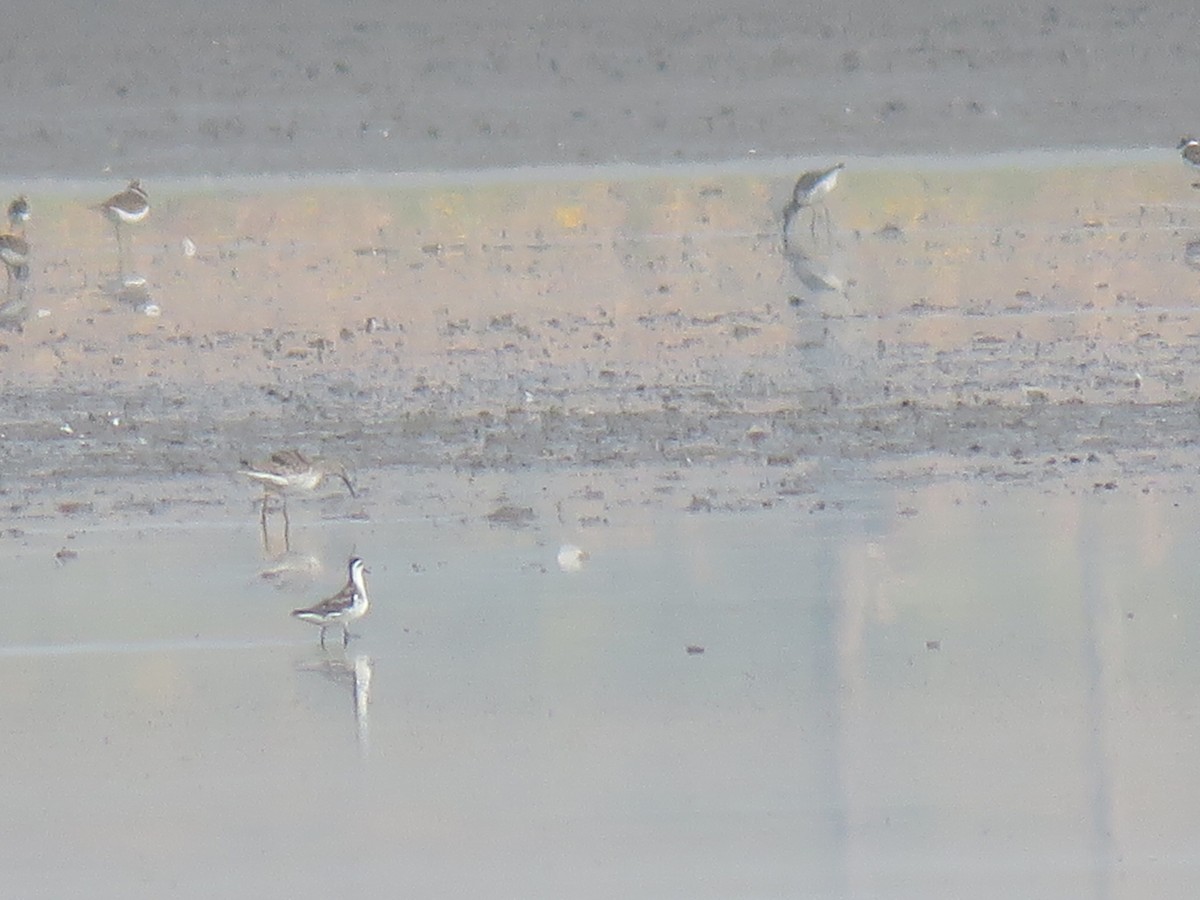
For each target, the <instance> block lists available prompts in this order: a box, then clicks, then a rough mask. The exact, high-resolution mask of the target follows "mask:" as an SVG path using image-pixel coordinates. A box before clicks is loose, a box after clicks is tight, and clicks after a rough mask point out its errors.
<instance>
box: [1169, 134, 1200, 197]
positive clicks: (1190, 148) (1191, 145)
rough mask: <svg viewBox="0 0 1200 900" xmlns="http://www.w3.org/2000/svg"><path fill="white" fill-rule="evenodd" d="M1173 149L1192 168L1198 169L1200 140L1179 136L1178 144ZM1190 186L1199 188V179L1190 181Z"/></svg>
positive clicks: (1199, 166)
mask: <svg viewBox="0 0 1200 900" xmlns="http://www.w3.org/2000/svg"><path fill="white" fill-rule="evenodd" d="M1175 149H1176V150H1178V151H1179V154H1180V156H1182V157H1183V161H1184V162H1185V163H1187V164H1188V165H1189V166H1191V167H1192V168H1193V169H1200V141H1198V140H1196V139H1195V138H1194V137H1184V138H1180V139H1179V146H1178V147H1176V148H1175ZM1192 187H1194V188H1200V181H1197V182H1192Z"/></svg>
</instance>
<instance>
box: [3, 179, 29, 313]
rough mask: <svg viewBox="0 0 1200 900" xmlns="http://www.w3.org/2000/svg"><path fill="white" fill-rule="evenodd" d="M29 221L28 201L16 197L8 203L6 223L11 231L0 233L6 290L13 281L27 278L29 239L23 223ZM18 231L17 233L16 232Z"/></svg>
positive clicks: (10, 286)
mask: <svg viewBox="0 0 1200 900" xmlns="http://www.w3.org/2000/svg"><path fill="white" fill-rule="evenodd" d="M27 221H29V201H27V200H26V199H25V197H24V196H21V197H18V198H17V199H16V200H14V201H13V202H12V203H10V204H9V205H8V223H9V225H10V226H11V227H12V231H11V232H9V233H7V234H0V262H3V263H4V268H5V271H7V273H8V291H9V293H11V292H12V286H13V282H14V281H25V280H27V279H28V278H29V241H27V240H25V223H26V222H27ZM18 232H19V233H18Z"/></svg>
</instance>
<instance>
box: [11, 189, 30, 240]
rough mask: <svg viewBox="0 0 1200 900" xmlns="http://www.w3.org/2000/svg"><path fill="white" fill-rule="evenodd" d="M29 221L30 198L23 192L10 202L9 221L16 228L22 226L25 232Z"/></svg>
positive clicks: (22, 230) (22, 231)
mask: <svg viewBox="0 0 1200 900" xmlns="http://www.w3.org/2000/svg"><path fill="white" fill-rule="evenodd" d="M28 221H29V200H28V199H27V198H26V197H25V195H24V194H22V195H21V196H20V197H17V199H15V200H13V202H12V203H10V204H8V222H9V224H10V225H12V227H13V228H14V229H16V228H20V229H21V233H22V234H24V233H25V223H26V222H28Z"/></svg>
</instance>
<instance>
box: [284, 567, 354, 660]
mask: <svg viewBox="0 0 1200 900" xmlns="http://www.w3.org/2000/svg"><path fill="white" fill-rule="evenodd" d="M366 571H367V567H366V564H365V563H364V562H363V561H362V560H361V559H359V558H358V557H357V556H355V557H353V558H351V560H350V577H349V578H348V579H347V580H346V586H345V587H343V588H342V589H341V590H340V591H338V592H337V593H336V594H334V595H333V596H332V597H327V598H326V599H324V600H322V601H321V602H320V603H318V604H316V605H315V606H310V607H308V608H307V609H293V610H292V615H293V616H295V617H296V618H297V619H301V620H303V621H305V622H311V623H312V624H313V625H320V626H321V646H322V647H324V646H325V629H326V628H328V627H329V626H330V625H340V626H342V646H343V647H345V646H346V645H347V644H349V643H350V631H349V624H350V623H351V622H353V621H355V620H357V619H361V618H362V617H363V616H364V615H366V613H367V608H368V607H369V606H370V605H371V600H370V598H369V597H368V596H367V583H366V581H364V580H363V574H364V573H365V572H366Z"/></svg>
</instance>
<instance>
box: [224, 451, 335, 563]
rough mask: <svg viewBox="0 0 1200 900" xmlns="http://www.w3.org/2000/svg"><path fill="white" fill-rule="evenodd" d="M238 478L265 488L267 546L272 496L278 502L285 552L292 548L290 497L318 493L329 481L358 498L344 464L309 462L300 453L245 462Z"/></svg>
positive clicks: (264, 530)
mask: <svg viewBox="0 0 1200 900" xmlns="http://www.w3.org/2000/svg"><path fill="white" fill-rule="evenodd" d="M238 474H239V475H245V476H246V477H247V478H249V479H251V480H252V481H256V482H258V483H259V484H261V485H262V488H263V498H262V513H261V515H260V516H259V521H260V522H261V524H262V532H263V543H264V544H265V543H266V542H267V504H268V503H269V502H270V499H271V496H272V495H274V496H276V497H278V498H279V500H280V503H281V504H282V508H283V544H284V548H285V549H290V548H291V533H290V532H291V521H290V520H289V519H288V509H287V498H288V494H306V493H309V492H310V491H315V490H316V489H317V488H318V487H319V486H320V485H321V482H323V481H324V480H325V479H326V478H330V477H335V476H336V477H337V478H340V479H342V481H343V482H344V483H345V485H346V490H348V491H349V492H350V496H351V497H356V496H358V495H357V494H356V493H355V492H354V485H353V484H351V482H350V476H349V475H347V474H346V467H345V466H344V465H342V464H341V463H337V462H330V461H328V460H324V459H320V458H313V459H309V458H308V457H307V456H305V455H304V454H303V453H301V452H300V451H299V450H280V451H278V452H277V453H272V454H271V456H270V458H269V459H266V460H263V461H262V462H261V463H248V462H246V461H245V460H242V468H241V469H239V470H238Z"/></svg>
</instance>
